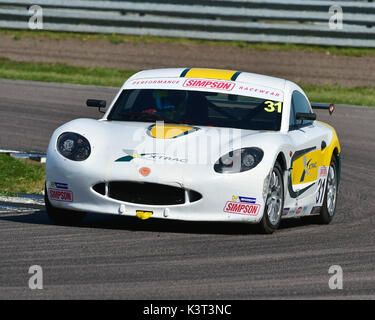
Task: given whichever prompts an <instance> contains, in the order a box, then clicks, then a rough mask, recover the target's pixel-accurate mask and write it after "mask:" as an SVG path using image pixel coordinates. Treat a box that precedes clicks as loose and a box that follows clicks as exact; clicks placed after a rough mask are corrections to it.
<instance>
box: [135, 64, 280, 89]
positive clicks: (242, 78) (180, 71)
mask: <svg viewBox="0 0 375 320" xmlns="http://www.w3.org/2000/svg"><path fill="white" fill-rule="evenodd" d="M158 77H163V78H181V77H189V78H190V77H194V78H203V79H218V80H231V81H236V82H237V81H238V82H242V83H249V84H255V85H261V86H266V87H270V88H274V89H278V90H284V88H285V84H286V80H285V79H282V78H276V77H270V76H266V75H262V74H257V73H250V72H241V71H236V70H224V69H209V68H166V69H152V70H144V71H140V72H138V73H136V74H135V75H133V76H132V77H131V78H130V79H129V80H136V79H150V78H158Z"/></svg>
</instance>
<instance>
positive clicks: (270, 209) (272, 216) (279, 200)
mask: <svg viewBox="0 0 375 320" xmlns="http://www.w3.org/2000/svg"><path fill="white" fill-rule="evenodd" d="M283 207H284V181H283V171H282V169H281V166H280V164H279V163H278V162H276V163H275V166H274V167H273V169H272V173H271V177H270V181H269V185H268V193H267V199H266V205H265V209H264V213H263V217H262V220H261V221H260V223H259V227H260V231H261V232H262V233H266V234H271V233H273V232H274V231H275V230H276V229H277V228H278V227H279V225H280V221H281V214H282V211H283Z"/></svg>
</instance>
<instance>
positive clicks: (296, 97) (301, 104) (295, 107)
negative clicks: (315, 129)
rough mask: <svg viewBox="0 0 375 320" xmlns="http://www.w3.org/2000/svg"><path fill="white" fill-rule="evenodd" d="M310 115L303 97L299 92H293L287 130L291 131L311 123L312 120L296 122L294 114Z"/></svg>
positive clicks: (307, 104)
mask: <svg viewBox="0 0 375 320" xmlns="http://www.w3.org/2000/svg"><path fill="white" fill-rule="evenodd" d="M298 112H302V113H311V110H310V105H309V102H308V101H307V100H306V98H305V96H304V95H303V94H302V93H300V92H299V91H294V92H293V95H292V105H291V108H290V120H289V129H290V130H293V129H295V128H298V127H299V126H301V125H303V126H306V125H310V124H312V123H313V121H312V120H297V119H296V113H298Z"/></svg>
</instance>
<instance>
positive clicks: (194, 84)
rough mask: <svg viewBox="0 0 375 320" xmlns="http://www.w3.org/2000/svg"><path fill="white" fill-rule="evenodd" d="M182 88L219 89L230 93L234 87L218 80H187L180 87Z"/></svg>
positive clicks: (233, 84)
mask: <svg viewBox="0 0 375 320" xmlns="http://www.w3.org/2000/svg"><path fill="white" fill-rule="evenodd" d="M182 86H183V87H191V88H204V89H219V90H226V91H232V90H233V88H234V87H235V86H236V84H235V83H233V82H227V81H220V80H202V79H199V80H198V79H188V80H186V81H185V82H184V84H183V85H182Z"/></svg>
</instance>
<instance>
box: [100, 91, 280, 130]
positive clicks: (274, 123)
mask: <svg viewBox="0 0 375 320" xmlns="http://www.w3.org/2000/svg"><path fill="white" fill-rule="evenodd" d="M282 107H283V106H282V102H278V101H273V100H269V99H260V98H254V97H248V96H241V95H233V94H225V93H216V92H202V91H188V90H162V89H134V90H123V91H122V93H121V94H120V96H119V98H118V99H117V100H116V102H115V104H114V106H113V108H112V110H111V112H110V114H109V116H108V118H107V120H114V121H140V122H155V121H164V122H166V123H177V124H189V125H200V126H214V127H229V128H239V129H250V130H272V131H277V130H280V125H281V112H282Z"/></svg>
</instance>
